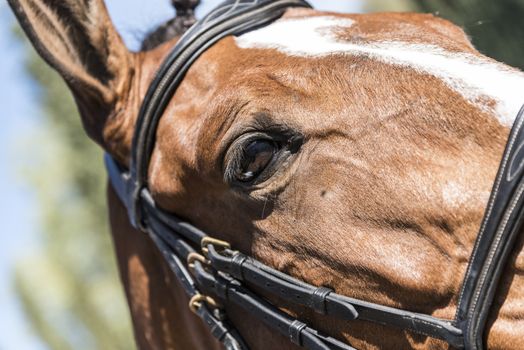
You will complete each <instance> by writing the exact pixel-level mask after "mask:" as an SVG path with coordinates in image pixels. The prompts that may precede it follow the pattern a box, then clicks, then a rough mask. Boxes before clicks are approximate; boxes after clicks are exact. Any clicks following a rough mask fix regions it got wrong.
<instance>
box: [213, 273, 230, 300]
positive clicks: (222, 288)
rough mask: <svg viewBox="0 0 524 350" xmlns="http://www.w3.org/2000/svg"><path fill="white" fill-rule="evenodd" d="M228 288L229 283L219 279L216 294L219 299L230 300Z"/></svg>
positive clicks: (216, 283) (216, 284)
mask: <svg viewBox="0 0 524 350" xmlns="http://www.w3.org/2000/svg"><path fill="white" fill-rule="evenodd" d="M227 287H228V283H227V282H226V281H225V280H224V279H222V278H220V279H217V281H216V282H215V293H216V295H217V297H218V298H219V299H221V300H228V299H227Z"/></svg>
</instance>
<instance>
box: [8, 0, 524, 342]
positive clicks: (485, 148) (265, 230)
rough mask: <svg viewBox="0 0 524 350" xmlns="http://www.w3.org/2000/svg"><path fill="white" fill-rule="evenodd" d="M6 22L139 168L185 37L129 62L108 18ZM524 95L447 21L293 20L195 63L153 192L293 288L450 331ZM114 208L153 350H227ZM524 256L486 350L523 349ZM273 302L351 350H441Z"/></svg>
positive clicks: (165, 133)
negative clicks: (140, 148)
mask: <svg viewBox="0 0 524 350" xmlns="http://www.w3.org/2000/svg"><path fill="white" fill-rule="evenodd" d="M9 3H10V4H11V6H12V8H13V9H14V11H15V13H16V14H17V17H18V19H19V21H20V23H21V25H22V27H23V28H24V30H25V32H26V33H27V34H28V36H29V38H30V39H31V40H32V43H33V45H34V46H35V48H36V49H37V51H38V52H39V54H40V55H41V56H42V57H43V58H44V59H45V60H46V61H47V62H48V63H49V64H50V65H51V66H52V67H54V68H55V69H56V70H57V71H58V72H59V73H60V74H61V75H62V77H63V78H64V80H65V81H66V83H67V84H68V86H69V87H70V88H71V91H72V93H73V95H74V97H75V100H76V101H77V104H78V108H79V110H80V114H81V117H82V120H83V123H84V126H85V129H86V132H87V134H88V135H89V136H90V137H91V138H92V139H93V140H94V141H96V142H97V143H99V144H100V145H101V146H102V147H103V148H104V150H105V151H106V152H108V153H110V154H111V155H112V156H113V157H114V158H115V159H117V161H118V162H119V163H120V164H122V165H123V166H129V165H130V157H131V154H130V153H131V147H132V137H133V130H134V127H135V123H136V118H137V115H138V114H139V109H140V105H141V103H142V101H143V100H144V97H145V95H146V93H147V88H148V86H149V84H150V83H151V81H152V80H153V79H154V77H155V73H156V70H157V68H158V66H159V65H160V64H161V62H162V61H163V60H164V58H165V57H166V55H168V53H169V52H170V50H171V48H172V47H173V45H174V44H175V43H176V42H177V40H178V37H175V38H173V39H170V40H167V41H165V42H163V43H161V44H160V45H158V46H156V47H155V48H152V49H151V50H147V51H141V52H136V53H134V52H130V51H128V50H127V48H126V47H125V45H124V44H123V42H122V40H121V38H120V36H119V35H118V34H117V32H116V30H115V29H114V27H113V25H112V23H111V20H110V18H109V16H108V14H107V10H106V8H105V6H104V4H103V2H102V0H87V1H82V2H80V3H78V2H76V1H73V0H67V1H62V2H60V3H58V2H50V1H45V0H9ZM523 89H524V74H523V73H522V72H520V71H518V70H516V69H514V68H511V67H508V66H506V65H504V64H501V63H498V62H496V61H494V60H492V59H490V58H488V57H486V56H484V55H482V54H481V53H479V52H478V51H476V50H475V48H474V47H473V46H472V45H471V43H470V41H469V40H468V38H467V36H466V35H465V34H464V32H463V31H462V30H461V29H460V28H458V27H456V26H455V25H453V24H451V23H449V22H447V21H445V20H443V19H440V18H438V17H435V16H432V15H426V14H414V13H377V14H365V15H355V14H354V15H348V14H337V13H324V12H319V11H315V10H311V9H304V8H293V9H288V10H287V11H286V12H285V14H284V15H283V16H282V17H281V18H280V19H278V20H277V21H275V22H273V23H271V24H268V25H266V26H263V27H260V28H257V29H255V30H252V31H248V32H246V33H242V34H240V35H236V36H227V37H225V38H223V39H221V40H219V41H218V42H217V43H215V44H214V45H213V46H211V47H210V48H209V49H207V50H206V51H205V52H204V53H202V55H200V56H199V58H198V59H197V60H196V61H195V62H194V63H193V64H192V66H191V67H190V68H189V70H188V71H187V73H186V75H185V77H184V79H183V81H182V82H181V84H180V85H179V87H178V89H177V90H176V93H175V94H174V96H173V98H172V99H171V100H170V101H169V104H168V105H167V107H166V110H165V112H164V114H163V116H162V119H161V120H160V123H159V126H158V132H157V134H156V144H155V147H154V151H153V154H152V158H151V162H150V166H149V170H148V174H149V181H148V185H149V188H150V190H151V194H152V196H153V198H154V199H155V202H156V203H157V204H158V206H159V207H161V208H162V209H163V210H165V211H167V212H172V213H176V214H177V215H178V216H179V217H182V218H184V219H186V220H187V221H189V222H192V223H194V224H195V225H197V226H198V227H199V228H200V229H202V230H203V231H205V232H207V233H210V234H212V235H213V236H214V237H216V238H219V239H221V240H224V241H227V242H230V243H231V246H232V247H234V248H235V249H236V250H238V251H240V252H242V253H244V254H246V255H249V256H252V257H254V258H256V259H257V260H259V261H261V262H263V263H265V264H267V265H269V266H271V267H273V268H275V269H277V270H279V271H281V272H284V273H286V274H289V275H291V276H293V277H295V278H297V279H300V280H302V281H305V282H307V283H309V284H311V285H315V286H329V288H331V289H332V290H334V291H336V293H338V294H342V295H345V296H349V297H352V298H356V299H361V300H365V301H368V302H373V303H377V304H382V305H387V306H391V307H395V308H400V309H405V310H410V311H414V312H419V313H424V314H428V315H432V316H435V317H439V318H442V319H453V317H454V314H455V312H456V309H457V304H458V300H459V295H460V288H461V285H462V281H463V279H464V275H465V272H466V269H467V266H468V262H469V259H470V255H471V252H472V250H473V246H474V243H475V239H476V237H477V233H478V231H479V227H480V224H481V220H482V217H483V214H484V211H485V207H486V203H487V201H488V197H489V194H490V190H491V187H492V184H493V181H494V178H495V175H496V171H497V168H498V164H499V162H500V158H501V156H502V153H503V150H504V145H505V144H506V140H507V138H508V133H509V130H510V127H511V125H512V122H513V120H514V118H515V116H516V115H517V113H518V110H519V107H520V105H521V103H522V102H523V101H522V91H523ZM519 98H520V100H519ZM108 202H109V211H110V219H111V224H112V231H113V238H114V242H115V249H116V253H117V257H118V263H119V267H120V273H121V278H122V281H123V284H124V286H125V290H126V294H127V298H128V302H129V306H130V310H131V314H132V318H133V324H134V328H135V333H136V338H137V343H138V345H139V346H140V348H151V349H155V348H177V349H178V348H180V349H193V348H202V349H211V348H220V345H219V344H218V342H216V341H215V340H214V339H213V338H212V337H211V336H210V335H208V332H207V330H205V327H204V325H203V323H202V322H201V320H200V319H198V318H197V317H196V316H195V315H193V314H192V313H191V312H190V311H189V310H188V309H187V303H188V301H189V300H188V297H187V296H186V295H184V293H183V291H182V288H181V286H180V284H179V282H178V281H177V280H176V279H174V278H173V277H172V276H171V275H170V273H169V267H168V266H167V264H166V263H165V261H164V259H163V258H162V256H161V254H159V252H158V251H157V249H156V248H155V246H154V245H153V244H152V243H151V241H150V240H149V239H148V237H147V236H145V235H144V234H143V233H142V232H140V231H139V230H137V229H135V228H134V227H133V226H131V225H130V223H129V222H128V217H127V210H126V208H125V207H124V206H123V204H122V203H121V201H120V199H119V198H118V197H117V196H116V195H115V193H114V191H113V190H112V188H111V187H109V189H108ZM522 243H523V241H522V239H521V238H519V239H518V241H517V243H516V245H515V248H514V253H513V255H512V257H511V259H510V263H509V264H508V265H507V266H506V268H505V272H504V274H503V278H502V280H501V283H500V288H499V290H498V292H497V295H496V299H495V308H494V310H493V312H492V313H491V315H490V321H489V333H488V335H487V343H488V346H489V347H490V348H497V349H515V348H518V346H519V344H521V343H522V340H524V339H523V338H524V325H523V324H522V322H521V321H522V319H523V318H524V308H523V307H522V302H523V301H524V278H523V277H522V276H523V272H524V265H523V262H524V256H523V255H522V253H521V251H522ZM262 294H263V296H264V297H265V298H267V299H268V300H269V301H270V302H272V303H274V304H276V305H279V306H282V307H281V308H282V309H283V310H285V311H286V312H287V313H289V314H292V315H298V316H300V318H301V319H303V320H306V321H307V323H308V324H310V325H313V326H314V327H315V328H317V329H319V330H320V331H321V332H322V333H325V334H329V335H331V336H332V337H335V338H338V339H339V340H342V341H344V342H347V343H350V344H352V345H354V346H355V347H357V348H362V349H364V348H365V349H379V348H380V349H405V348H413V349H421V348H424V349H426V348H432V349H433V348H435V349H436V348H447V345H446V344H444V343H443V342H441V341H440V340H435V339H433V338H430V337H427V336H425V335H421V334H415V333H412V332H409V331H405V330H399V329H395V328H391V327H386V326H383V325H378V324H372V323H369V322H366V321H359V320H357V321H341V320H336V319H333V318H329V317H327V316H325V315H318V314H316V313H314V312H311V311H309V310H304V309H303V308H300V307H296V306H295V305H292V304H288V303H286V302H283V301H282V300H279V299H278V297H275V296H272V295H265V294H264V293H263V292H262ZM228 317H229V318H230V319H231V321H232V323H234V324H235V325H236V327H237V328H238V330H239V332H240V333H241V334H242V335H243V336H244V338H245V340H246V342H247V343H248V344H249V345H250V346H251V347H252V348H254V349H277V348H278V349H288V348H289V349H292V348H295V347H296V346H295V345H293V344H291V343H289V342H288V340H287V339H286V338H285V337H281V336H275V335H274V334H273V333H272V332H271V331H270V330H269V329H268V328H266V327H265V326H263V325H262V324H260V322H259V321H257V319H256V318H253V317H252V316H250V315H249V314H245V313H244V311H242V309H241V308H238V307H235V306H232V307H231V308H229V309H228Z"/></svg>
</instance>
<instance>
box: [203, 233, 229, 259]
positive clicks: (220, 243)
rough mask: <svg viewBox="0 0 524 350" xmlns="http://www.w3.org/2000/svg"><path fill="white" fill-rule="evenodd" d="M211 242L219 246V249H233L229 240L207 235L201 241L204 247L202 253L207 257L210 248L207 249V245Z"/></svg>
mask: <svg viewBox="0 0 524 350" xmlns="http://www.w3.org/2000/svg"><path fill="white" fill-rule="evenodd" d="M210 244H211V245H212V246H214V247H216V248H218V249H219V250H225V249H231V245H230V244H229V243H228V242H226V241H221V240H219V239H216V238H212V237H209V236H206V237H204V238H202V240H201V241H200V247H201V249H202V254H203V255H204V256H205V257H206V258H207V254H208V253H209V249H207V246H208V245H210Z"/></svg>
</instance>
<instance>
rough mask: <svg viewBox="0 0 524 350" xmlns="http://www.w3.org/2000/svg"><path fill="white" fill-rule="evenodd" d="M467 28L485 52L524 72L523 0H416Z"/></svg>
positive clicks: (431, 10)
mask: <svg viewBox="0 0 524 350" xmlns="http://www.w3.org/2000/svg"><path fill="white" fill-rule="evenodd" d="M413 1H414V3H415V4H416V5H418V7H419V8H420V9H421V10H422V11H425V12H433V13H437V14H438V15H439V16H442V17H443V18H446V19H449V20H451V21H452V22H454V23H456V24H458V25H460V26H461V27H463V28H464V30H465V31H466V33H467V34H468V35H469V36H470V37H471V39H472V41H473V44H474V45H475V47H476V48H477V49H479V50H480V51H481V52H482V53H484V54H486V55H488V56H490V57H493V58H495V59H496V60H498V61H502V62H505V63H507V64H509V65H512V66H514V67H519V68H521V69H524V45H523V41H524V25H522V19H523V18H524V0H496V1H495V0H413Z"/></svg>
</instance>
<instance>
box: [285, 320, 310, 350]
mask: <svg viewBox="0 0 524 350" xmlns="http://www.w3.org/2000/svg"><path fill="white" fill-rule="evenodd" d="M306 326H307V325H306V324H305V323H303V322H300V321H299V320H294V321H293V322H292V323H291V324H290V325H289V330H288V332H289V339H290V340H291V342H292V343H293V344H296V345H298V346H302V337H301V334H302V331H303V330H304V328H306Z"/></svg>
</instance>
